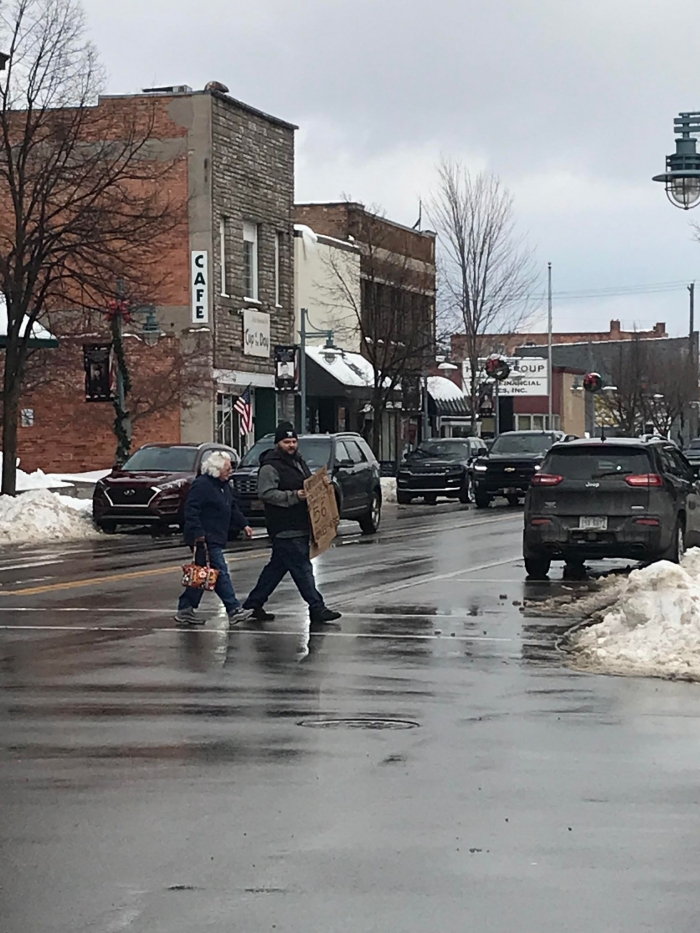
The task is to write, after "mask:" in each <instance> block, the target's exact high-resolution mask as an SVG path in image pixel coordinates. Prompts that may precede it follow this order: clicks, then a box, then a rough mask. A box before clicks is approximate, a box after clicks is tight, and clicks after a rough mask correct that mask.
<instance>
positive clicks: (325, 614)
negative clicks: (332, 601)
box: [310, 606, 342, 625]
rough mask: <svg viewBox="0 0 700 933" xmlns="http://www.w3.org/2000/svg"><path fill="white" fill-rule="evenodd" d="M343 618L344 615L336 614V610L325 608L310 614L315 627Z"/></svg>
mask: <svg viewBox="0 0 700 933" xmlns="http://www.w3.org/2000/svg"><path fill="white" fill-rule="evenodd" d="M341 617H342V613H340V612H336V611H335V609H328V608H327V607H325V606H324V607H323V609H318V610H316V611H315V612H312V613H310V618H311V622H312V623H313V624H314V625H318V624H319V623H321V622H336V621H337V620H338V619H340V618H341Z"/></svg>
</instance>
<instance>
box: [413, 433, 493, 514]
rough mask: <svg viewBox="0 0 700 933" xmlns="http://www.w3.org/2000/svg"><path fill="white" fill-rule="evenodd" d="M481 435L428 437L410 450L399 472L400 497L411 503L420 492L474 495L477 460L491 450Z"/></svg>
mask: <svg viewBox="0 0 700 933" xmlns="http://www.w3.org/2000/svg"><path fill="white" fill-rule="evenodd" d="M487 450H488V448H487V447H486V444H485V443H484V441H482V440H481V438H480V437H454V438H441V437H435V438H428V440H425V441H421V443H420V444H419V445H418V446H417V447H416V449H415V450H412V451H410V452H409V453H407V454H406V457H405V459H404V460H403V462H402V463H401V465H400V466H399V470H398V473H397V474H396V499H397V501H398V502H400V503H404V504H405V503H408V502H410V501H411V500H412V499H414V498H416V497H418V496H420V497H422V498H423V499H424V501H425V502H431V503H432V502H435V501H436V499H437V497H438V496H447V497H448V498H450V499H457V498H459V499H460V501H461V502H471V501H472V500H473V498H474V469H473V467H474V461H475V460H476V458H477V457H480V456H482V455H484V454H486V453H487Z"/></svg>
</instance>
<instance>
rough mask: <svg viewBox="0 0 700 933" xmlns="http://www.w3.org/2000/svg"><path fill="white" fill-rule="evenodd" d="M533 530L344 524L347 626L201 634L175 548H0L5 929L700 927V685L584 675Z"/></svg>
mask: <svg viewBox="0 0 700 933" xmlns="http://www.w3.org/2000/svg"><path fill="white" fill-rule="evenodd" d="M521 521H522V518H521V515H520V514H519V513H513V512H511V511H509V510H507V509H505V508H503V509H493V510H490V511H489V512H488V513H484V512H473V511H471V510H469V509H465V508H462V507H459V506H453V505H449V504H446V505H442V506H438V507H437V508H433V509H431V508H429V507H423V506H412V507H406V508H401V509H398V510H397V509H396V507H393V509H392V508H387V510H386V515H385V523H384V526H383V529H382V531H381V533H380V534H379V535H378V536H377V537H376V539H366V538H364V539H363V538H360V537H359V536H358V535H357V534H355V533H354V528H353V526H351V525H349V526H347V527H346V528H344V529H343V530H344V533H343V536H342V537H341V539H340V541H339V543H338V546H337V547H335V548H334V549H333V550H332V551H330V552H329V553H327V554H326V555H324V556H323V557H322V558H321V559H320V561H319V562H318V568H317V571H318V579H319V583H320V587H321V589H322V590H323V592H324V594H325V595H326V598H327V601H328V603H329V604H330V605H332V606H338V607H339V608H341V609H342V610H343V612H344V618H343V620H342V627H341V628H338V629H328V630H327V631H324V632H323V633H310V632H309V630H308V625H307V623H306V622H305V613H304V611H303V605H302V604H301V602H300V600H299V598H298V597H297V595H296V592H295V591H294V590H293V588H292V587H291V584H287V585H285V586H284V588H282V589H280V590H279V591H278V593H277V594H276V595H275V597H274V603H273V604H271V605H270V608H272V609H274V610H275V611H277V612H278V613H279V615H278V618H277V620H276V621H275V622H274V623H271V624H268V625H266V626H264V627H262V626H257V627H256V626H249V627H248V628H244V629H239V630H235V631H233V632H231V633H229V632H228V631H227V627H226V624H225V622H226V620H225V617H224V616H223V614H222V613H221V612H220V611H219V609H218V608H217V606H216V602H215V599H214V597H206V599H207V600H210V601H209V602H208V606H209V608H210V610H211V616H210V619H209V621H208V624H207V627H206V629H205V630H204V631H193V632H189V631H187V632H182V631H178V630H177V629H176V628H175V626H174V623H173V621H172V612H173V606H174V602H175V599H176V596H177V594H178V591H179V587H178V573H177V569H176V568H177V567H178V565H179V563H180V562H181V561H182V558H183V556H184V554H183V551H182V550H181V549H180V548H179V547H178V545H177V542H176V541H165V542H151V541H150V539H136V538H127V539H124V538H118V539H117V538H115V539H110V540H107V541H104V542H103V541H100V542H99V543H96V544H81V545H76V546H75V547H72V548H70V549H67V548H45V549H39V550H27V551H25V552H21V553H17V552H15V553H7V552H0V686H1V688H2V689H1V691H0V747H1V752H2V754H1V756H0V801H1V802H2V803H1V806H2V820H1V823H0V840H1V845H2V849H1V855H2V863H1V865H0V867H1V868H2V871H1V872H0V888H1V893H0V930H2V933H48V931H51V933H67V931H70V933H88V931H90V933H93V931H94V933H118V931H127V933H195V931H196V933H219V931H221V933H223V931H226V933H228V931H245V933H257V931H268V930H278V931H280V933H302V931H303V933H309V931H313V933H315V931H319V933H321V931H323V933H349V931H352V933H355V931H356V933H368V931H375V930H376V931H382V933H393V931H400V933H418V931H421V933H425V931H433V930H440V931H448V933H453V931H454V933H462V931H478V933H481V931H489V933H491V931H493V933H501V931H509V933H510V931H519V933H562V931H567V933H579V931H580V933H583V931H586V933H591V931H595V933H608V931H609V933H613V931H614V933H620V931H643V930H653V931H668V930H673V931H674V933H685V931H688V933H690V931H691V930H692V931H693V933H695V931H696V928H697V916H698V910H699V908H700V894H698V886H697V865H698V861H699V856H700V815H699V813H700V810H699V809H698V798H700V692H699V688H698V687H697V686H696V685H690V684H673V683H666V682H661V681H644V680H633V679H624V678H605V677H600V676H591V675H585V674H580V673H576V672H573V671H571V670H569V669H567V668H566V666H565V665H564V664H563V661H562V659H561V657H560V656H559V655H558V653H557V651H556V647H555V639H556V636H557V634H558V633H559V632H561V631H562V621H561V620H547V619H542V618H527V617H526V618H523V615H522V614H521V612H520V608H519V606H517V605H514V602H519V601H522V599H523V598H524V596H525V595H528V596H531V597H544V596H546V595H552V594H553V593H556V592H558V591H559V590H560V588H561V582H560V581H559V582H558V581H557V579H556V577H557V576H559V574H555V575H554V577H553V580H552V582H551V584H525V583H524V573H523V568H522V565H521V562H520V558H519V550H520V549H519V540H520V527H521ZM259 545H260V542H255V543H254V546H253V547H248V546H245V547H236V548H235V549H234V550H232V553H231V568H232V571H233V576H234V581H235V583H236V585H237V587H238V588H239V590H240V591H241V592H243V593H245V592H246V591H247V590H248V588H249V587H250V586H252V584H253V583H254V581H255V578H256V576H257V573H258V572H259V570H260V568H261V566H262V563H263V560H264V557H265V551H264V550H261V549H260V547H259ZM337 719H350V720H352V719H355V720H357V719H359V720H362V722H361V723H359V724H358V723H355V725H354V727H353V724H352V723H350V724H333V723H332V722H329V721H330V720H337ZM382 719H388V720H394V722H390V723H385V724H384V725H385V726H387V727H386V728H382V729H379V728H366V726H367V725H369V724H370V723H368V722H367V720H375V722H374V723H372V724H373V725H375V726H378V725H381V723H379V722H378V721H379V720H382ZM395 720H401V721H402V722H395ZM361 726H365V727H361Z"/></svg>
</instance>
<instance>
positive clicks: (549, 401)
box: [547, 262, 554, 431]
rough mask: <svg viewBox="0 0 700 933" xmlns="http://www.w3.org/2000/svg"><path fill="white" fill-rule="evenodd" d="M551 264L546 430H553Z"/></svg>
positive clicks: (548, 310)
mask: <svg viewBox="0 0 700 933" xmlns="http://www.w3.org/2000/svg"><path fill="white" fill-rule="evenodd" d="M552 373H553V366H552V263H551V262H548V263H547V396H548V398H547V415H548V417H547V430H549V431H551V430H552V429H553V427H554V426H553V424H552V392H553V386H552Z"/></svg>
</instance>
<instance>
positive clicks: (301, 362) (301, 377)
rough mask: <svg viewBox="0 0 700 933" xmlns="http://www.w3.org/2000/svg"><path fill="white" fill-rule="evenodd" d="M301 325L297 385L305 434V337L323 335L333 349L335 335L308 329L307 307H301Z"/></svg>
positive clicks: (306, 424) (306, 423)
mask: <svg viewBox="0 0 700 933" xmlns="http://www.w3.org/2000/svg"><path fill="white" fill-rule="evenodd" d="M300 310H301V327H300V329H299V337H300V345H301V346H300V356H301V358H300V360H299V382H300V383H301V385H300V386H299V388H300V390H301V393H300V394H301V418H300V422H301V424H300V427H301V433H302V434H306V430H307V427H308V421H307V417H306V338H307V337H325V338H326V348H327V349H329V350H332V349H334V346H333V338H334V336H335V333H334V331H332V330H316V329H315V328H312V329H311V330H308V329H307V327H306V322H307V318H308V314H309V311H308V308H301V309H300Z"/></svg>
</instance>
